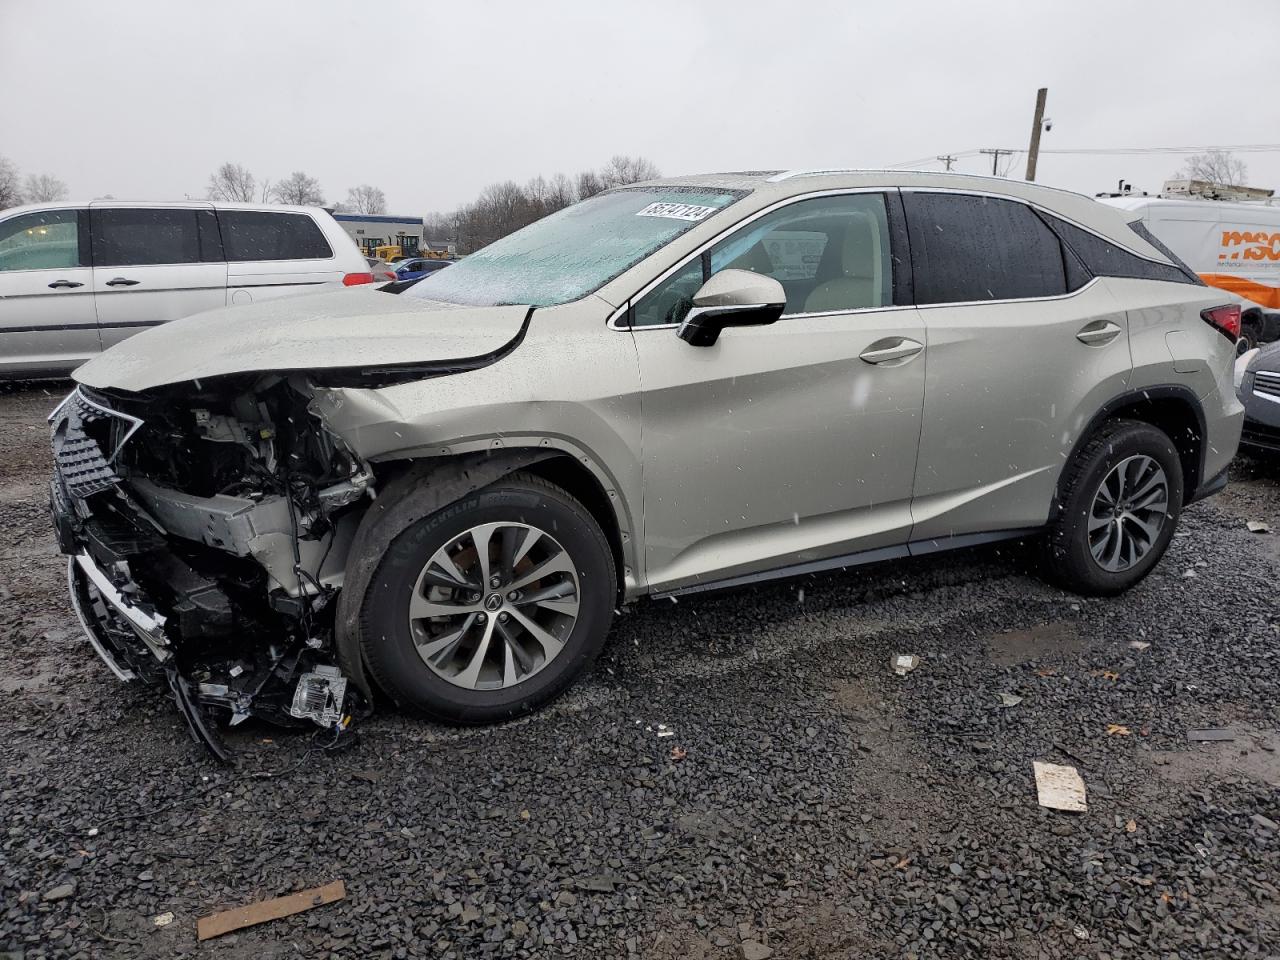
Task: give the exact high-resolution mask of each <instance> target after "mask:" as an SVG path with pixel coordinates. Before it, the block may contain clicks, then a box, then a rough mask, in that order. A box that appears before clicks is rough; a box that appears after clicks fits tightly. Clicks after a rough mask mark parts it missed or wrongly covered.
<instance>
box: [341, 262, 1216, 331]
mask: <svg viewBox="0 0 1280 960" xmlns="http://www.w3.org/2000/svg"><path fill="white" fill-rule="evenodd" d="M362 283H373V274H372V273H348V274H347V275H346V276H345V277H343V278H342V285H343V286H344V287H357V286H359V285H360V284H362ZM1206 312H1207V311H1206ZM1239 329H1240V318H1239V311H1236V330H1239Z"/></svg>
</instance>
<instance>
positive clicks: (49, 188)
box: [22, 173, 67, 203]
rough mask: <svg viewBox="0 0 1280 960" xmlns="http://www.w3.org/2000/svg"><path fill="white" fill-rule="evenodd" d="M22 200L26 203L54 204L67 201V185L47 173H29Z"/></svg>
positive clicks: (24, 183)
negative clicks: (57, 201)
mask: <svg viewBox="0 0 1280 960" xmlns="http://www.w3.org/2000/svg"><path fill="white" fill-rule="evenodd" d="M22 199H23V202H25V203H52V202H53V201H55V200H65V199H67V185H66V184H65V183H63V182H62V181H61V180H59V179H58V178H57V177H51V176H49V174H47V173H40V174H36V173H29V174H27V179H26V180H25V181H23V184H22Z"/></svg>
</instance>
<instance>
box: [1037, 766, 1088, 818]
mask: <svg viewBox="0 0 1280 960" xmlns="http://www.w3.org/2000/svg"><path fill="white" fill-rule="evenodd" d="M1032 766H1033V767H1034V768H1035V771H1036V799H1037V800H1039V802H1040V806H1042V807H1048V808H1050V809H1051V810H1070V811H1071V812H1073V813H1084V812H1085V809H1086V808H1085V802H1084V780H1082V779H1081V777H1080V774H1079V773H1078V772H1077V771H1076V768H1075V767H1064V766H1060V765H1059V764H1056V763H1041V762H1040V761H1039V760H1033V761H1032Z"/></svg>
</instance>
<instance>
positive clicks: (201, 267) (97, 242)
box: [89, 203, 227, 349]
mask: <svg viewBox="0 0 1280 960" xmlns="http://www.w3.org/2000/svg"><path fill="white" fill-rule="evenodd" d="M89 219H90V224H91V227H92V232H93V287H94V291H95V293H96V296H97V309H98V328H99V331H100V336H101V339H102V346H103V349H106V348H107V347H109V346H111V345H112V344H114V343H118V342H120V341H121V340H123V339H125V338H126V337H129V336H132V335H133V334H135V333H137V332H138V331H139V330H141V329H145V328H146V327H152V326H155V325H157V324H160V323H167V322H168V321H170V320H177V319H178V318H180V317H186V316H189V315H191V314H193V313H200V312H202V311H204V310H211V309H213V308H214V307H221V306H225V305H226V302H227V264H226V261H225V260H224V259H223V256H222V244H221V240H220V238H219V236H218V226H217V221H216V220H215V219H214V215H213V208H212V207H211V206H209V205H203V206H201V205H198V204H193V205H192V206H191V207H174V206H145V205H130V206H124V205H116V204H110V205H104V204H98V203H93V204H90V208H89Z"/></svg>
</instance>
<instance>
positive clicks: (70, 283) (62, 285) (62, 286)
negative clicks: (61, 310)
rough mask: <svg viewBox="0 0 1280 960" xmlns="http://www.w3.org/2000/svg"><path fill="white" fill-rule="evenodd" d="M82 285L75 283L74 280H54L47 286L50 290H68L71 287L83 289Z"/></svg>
mask: <svg viewBox="0 0 1280 960" xmlns="http://www.w3.org/2000/svg"><path fill="white" fill-rule="evenodd" d="M83 286H84V284H83V283H76V282H75V281H74V280H55V281H53V283H51V284H49V289H50V290H70V289H71V288H72V287H83Z"/></svg>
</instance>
